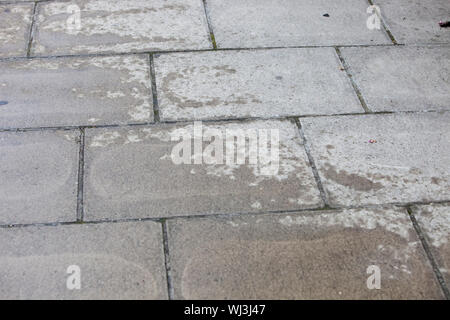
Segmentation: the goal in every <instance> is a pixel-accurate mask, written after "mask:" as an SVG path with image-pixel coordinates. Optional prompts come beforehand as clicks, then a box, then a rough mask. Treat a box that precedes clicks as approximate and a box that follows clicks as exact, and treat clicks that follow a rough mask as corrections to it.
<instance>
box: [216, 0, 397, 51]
mask: <svg viewBox="0 0 450 320" xmlns="http://www.w3.org/2000/svg"><path fill="white" fill-rule="evenodd" d="M207 4H208V11H209V16H210V20H211V24H212V27H213V31H214V35H215V38H216V41H217V45H218V46H219V47H221V48H245V47H276V46H299V45H338V44H341V45H343V44H383V43H390V40H389V38H388V37H387V36H386V35H385V34H384V32H383V31H382V30H369V29H368V28H367V25H366V21H367V18H368V17H369V15H368V14H367V13H366V10H367V7H368V6H369V4H368V3H367V2H366V1H359V0H350V1H345V3H344V2H342V1H333V0H300V1H299V0H287V1H286V0H246V1H242V0H231V1H226V2H225V1H221V0H208V1H207ZM324 14H328V15H329V17H324Z"/></svg>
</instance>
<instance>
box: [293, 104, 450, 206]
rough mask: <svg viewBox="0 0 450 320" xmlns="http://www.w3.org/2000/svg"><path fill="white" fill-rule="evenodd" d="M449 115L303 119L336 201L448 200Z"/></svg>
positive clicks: (449, 188) (354, 203) (315, 157)
mask: <svg viewBox="0 0 450 320" xmlns="http://www.w3.org/2000/svg"><path fill="white" fill-rule="evenodd" d="M449 122H450V113H448V112H447V113H428V114H427V113H424V114H397V115H393V114H391V115H367V116H342V117H324V118H314V119H301V123H302V126H303V128H304V130H305V135H306V140H307V141H308V142H309V143H310V145H311V153H312V156H313V158H314V159H315V163H316V166H317V167H318V170H319V175H320V177H321V179H322V182H323V184H324V187H325V191H326V193H327V194H328V196H329V198H330V202H331V203H332V204H335V205H357V204H380V203H389V202H391V203H392V202H408V201H439V200H448V199H450V149H449V144H448V141H450V126H449V125H448V124H449Z"/></svg>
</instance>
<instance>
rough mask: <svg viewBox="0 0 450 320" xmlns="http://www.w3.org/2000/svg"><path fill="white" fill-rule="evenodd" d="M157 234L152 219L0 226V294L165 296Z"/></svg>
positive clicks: (11, 296)
mask: <svg viewBox="0 0 450 320" xmlns="http://www.w3.org/2000/svg"><path fill="white" fill-rule="evenodd" d="M161 233H162V231H161V225H160V224H157V223H154V222H139V223H131V222H129V223H111V224H95V225H86V224H84V225H65V226H52V227H27V228H11V229H1V230H0V239H1V241H0V283H1V284H2V285H1V286H0V297H1V299H46V300H47V299H58V300H59V299H64V300H66V299H166V298H167V284H166V278H165V269H164V254H163V245H162V234H161ZM74 266H75V267H74ZM77 267H78V268H77ZM78 275H79V276H80V277H79V280H80V282H79V283H80V287H79V289H76V287H75V286H76V285H77V284H78V282H77V281H76V280H75V279H76V277H77V276H78ZM68 282H69V284H70V285H69V286H67V283H68Z"/></svg>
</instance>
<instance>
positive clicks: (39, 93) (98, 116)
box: [0, 55, 153, 128]
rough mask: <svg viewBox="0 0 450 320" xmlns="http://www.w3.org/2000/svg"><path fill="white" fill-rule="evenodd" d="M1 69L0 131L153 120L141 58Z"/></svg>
mask: <svg viewBox="0 0 450 320" xmlns="http://www.w3.org/2000/svg"><path fill="white" fill-rule="evenodd" d="M0 68H1V69H2V73H1V74H0V100H2V101H3V102H4V104H2V105H0V127H2V128H14V127H16V128H17V127H19V128H20V127H45V126H69V125H72V126H78V125H93V124H96V125H99V124H127V123H142V122H149V121H152V120H153V106H152V102H151V101H152V93H151V80H150V67H149V61H148V57H147V56H145V55H142V56H114V57H94V58H57V59H33V60H26V61H24V60H14V61H2V62H0Z"/></svg>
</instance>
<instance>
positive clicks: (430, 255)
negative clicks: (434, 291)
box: [406, 206, 450, 300]
mask: <svg viewBox="0 0 450 320" xmlns="http://www.w3.org/2000/svg"><path fill="white" fill-rule="evenodd" d="M406 210H407V211H408V215H409V218H410V219H411V222H412V224H413V226H414V229H415V230H416V233H417V235H418V237H419V239H420V242H421V243H422V247H423V249H424V250H425V253H426V255H427V257H428V260H429V261H430V264H431V267H432V268H433V271H434V275H435V276H436V279H437V281H438V283H439V285H440V287H441V290H442V292H443V294H444V296H445V298H446V299H447V300H450V292H449V290H448V288H447V285H446V283H445V280H444V277H443V276H442V273H441V271H440V270H439V266H438V264H437V262H436V260H435V259H434V256H433V253H432V252H431V249H430V246H429V245H428V242H427V240H426V237H425V235H424V233H423V231H422V229H421V228H420V225H419V223H418V222H417V220H416V217H415V216H414V213H413V211H412V209H411V206H407V207H406Z"/></svg>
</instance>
